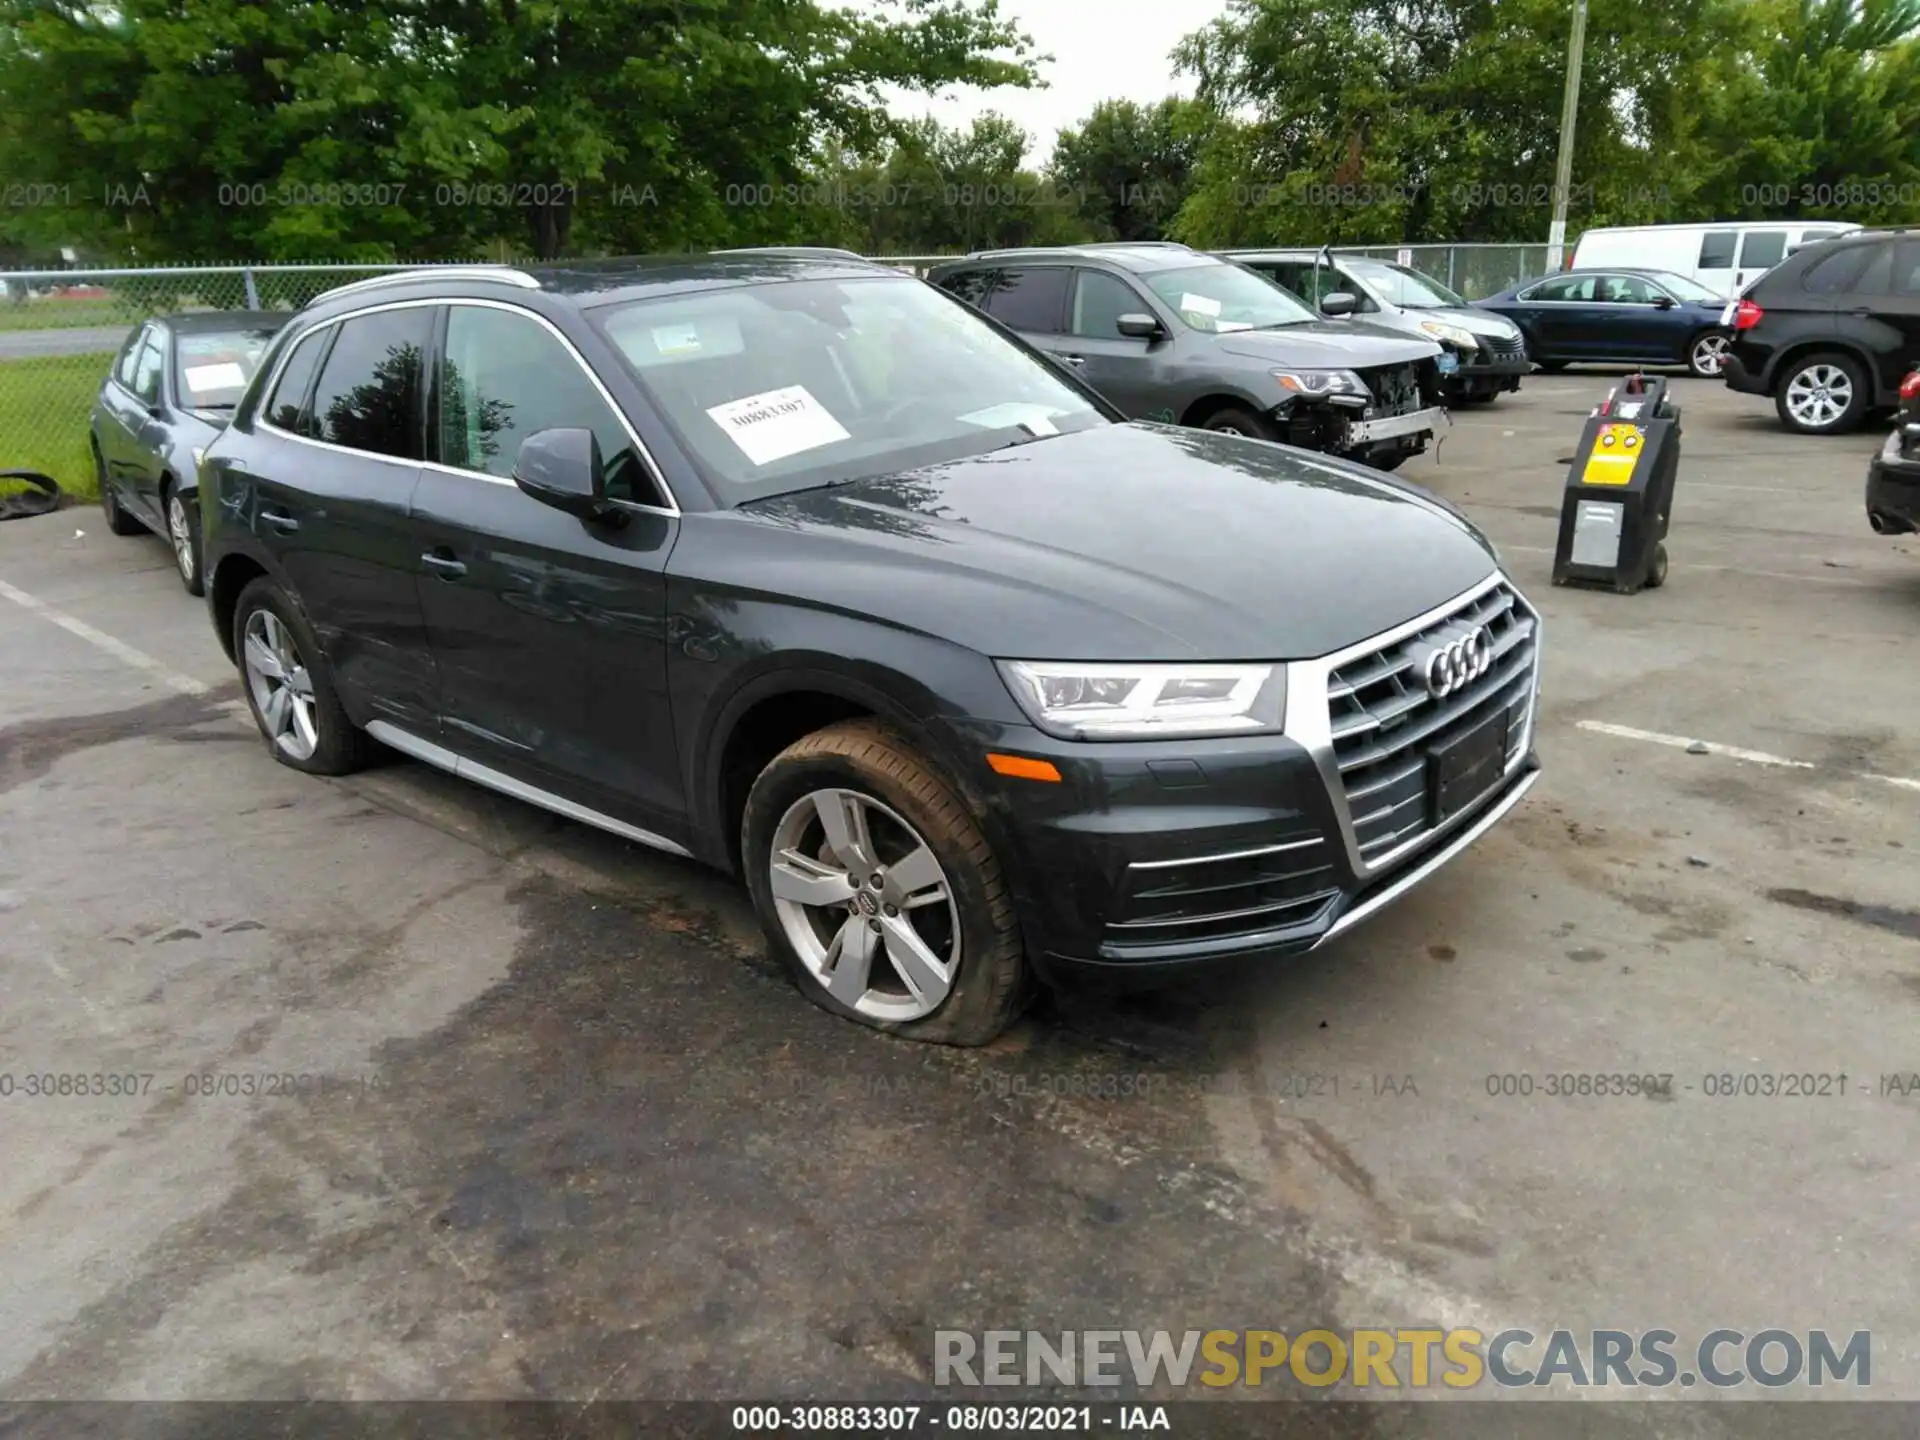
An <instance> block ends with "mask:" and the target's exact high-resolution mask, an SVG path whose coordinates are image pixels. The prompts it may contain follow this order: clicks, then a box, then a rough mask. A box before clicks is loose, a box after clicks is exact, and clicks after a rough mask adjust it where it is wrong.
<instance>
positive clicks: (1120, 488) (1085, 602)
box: [724, 423, 1499, 661]
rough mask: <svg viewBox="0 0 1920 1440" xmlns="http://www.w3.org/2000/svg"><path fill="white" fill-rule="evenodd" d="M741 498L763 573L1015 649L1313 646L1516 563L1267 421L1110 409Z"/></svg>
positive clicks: (1199, 652)
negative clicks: (932, 462)
mask: <svg viewBox="0 0 1920 1440" xmlns="http://www.w3.org/2000/svg"><path fill="white" fill-rule="evenodd" d="M724 518H726V519H728V520H738V521H742V522H746V524H745V526H743V529H742V530H741V531H738V532H735V534H733V535H732V536H730V537H729V542H728V549H729V551H730V552H731V553H732V555H733V556H734V558H735V560H736V561H737V562H738V564H739V565H740V569H739V571H738V573H739V574H740V575H741V576H742V577H743V578H745V579H746V580H747V582H748V583H750V584H752V585H753V586H754V587H755V588H764V589H765V590H767V591H769V592H771V593H778V594H787V595H792V596H794V597H795V598H796V599H800V600H802V601H811V602H813V603H816V604H819V605H821V606H823V607H827V608H832V609H839V610H843V611H853V612H855V613H859V614H863V615H869V616H872V617H874V618H876V619H880V620H883V621H885V622H887V623H891V624H897V625H902V626H906V627H908V628H911V629H914V630H918V631H920V632H922V633H925V634H930V635H936V636H940V637H941V638H944V639H947V640H949V641H952V642H953V643H955V644H958V645H963V646H965V647H967V648H968V649H971V650H974V651H976V652H978V653H980V654H984V655H990V656H994V657H996V658H1001V659H1030V660H1032V659H1046V660H1112V661H1123V660H1296V659H1306V658H1310V657H1313V656H1318V655H1325V654H1327V653H1329V652H1331V651H1333V650H1337V649H1340V648H1342V647H1344V646H1346V645H1349V644H1352V643H1354V642H1355V641H1359V640H1363V639H1365V638H1367V637H1368V636H1370V635H1375V634H1378V633H1379V632H1380V631H1382V630H1385V629H1387V628H1388V627H1390V626H1393V625H1396V624H1399V623H1400V622H1401V621H1404V620H1408V619H1411V618H1412V617H1413V616H1415V615H1418V614H1421V613H1423V612H1424V611H1427V610H1430V609H1432V608H1433V607H1434V606H1436V605H1440V604H1443V603H1444V602H1446V601H1447V600H1449V599H1451V598H1452V597H1453V596H1455V595H1458V594H1459V593H1460V592H1461V591H1463V590H1466V589H1467V588H1468V587H1470V586H1472V585H1474V584H1476V583H1478V582H1479V581H1481V580H1484V579H1486V577H1487V576H1488V575H1490V574H1492V573H1493V572H1494V571H1495V570H1496V569H1497V568H1498V564H1499V562H1498V558H1497V557H1496V555H1495V554H1494V551H1493V547H1492V546H1491V545H1490V544H1489V543H1488V542H1487V540H1486V539H1485V538H1484V537H1483V536H1482V535H1481V534H1480V533H1479V532H1478V531H1477V530H1475V529H1474V528H1473V526H1471V525H1470V524H1468V523H1467V521H1466V520H1465V519H1464V518H1462V517H1461V516H1460V515H1459V514H1458V513H1457V512H1455V511H1454V510H1453V509H1452V508H1451V507H1449V506H1447V505H1445V504H1444V503H1442V502H1440V501H1438V500H1436V499H1434V498H1433V497H1432V496H1430V495H1427V494H1426V493H1425V492H1423V491H1421V490H1419V489H1417V488H1415V487H1413V486H1410V485H1407V484H1404V483H1402V482H1399V481H1395V480H1390V479H1388V478H1386V477H1385V476H1382V475H1379V474H1376V473H1374V472H1371V471H1366V470H1362V469H1360V468H1359V467H1357V466H1353V465H1348V464H1346V463H1344V462H1341V461H1337V460H1331V459H1327V458H1325V457H1322V456H1318V455H1312V454H1309V453H1308V452H1305V451H1300V450H1294V449H1291V448H1288V447H1284V446H1280V445H1272V444H1268V443H1267V442H1265V441H1260V440H1249V439H1243V438H1241V437H1238V436H1230V435H1216V434H1212V433H1210V432H1206V431H1199V430H1185V429H1177V428H1175V427H1173V426H1163V425H1147V424H1139V423H1136V424H1130V425H1111V426H1101V427H1099V428H1097V429H1093V430H1087V431H1081V432H1079V433H1078V434H1068V435H1060V436H1056V437H1053V438H1051V439H1047V440H1039V441H1033V442H1029V443H1027V444H1022V445H1017V446H1014V447H1012V448H1010V449H1006V450H1001V451H998V452H995V453H993V454H990V455H983V456H978V457H976V458H974V459H971V460H962V461H956V462H953V463H951V464H947V465H939V466H932V467H929V468H926V469H923V470H916V471H910V472H907V473H905V474H901V475H896V476H890V477H885V478H881V479H875V480H866V481H860V482H856V483H852V484H846V485H841V486H835V487H831V488H827V489H820V490H807V491H802V492H799V493H797V494H793V495H783V496H776V497H774V498H772V499H769V500H764V501H760V502H757V503H754V504H752V505H749V506H746V507H743V508H741V509H737V510H733V511H728V512H725V516H724Z"/></svg>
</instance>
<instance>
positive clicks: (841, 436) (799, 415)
mask: <svg viewBox="0 0 1920 1440" xmlns="http://www.w3.org/2000/svg"><path fill="white" fill-rule="evenodd" d="M707 414H708V415H710V416H711V417H712V418H713V423H714V424H716V425H718V426H719V427H720V428H721V429H722V430H724V431H726V432H727V438H728V439H730V440H731V441H733V443H734V444H736V445H738V446H739V447H740V451H741V453H742V454H744V455H745V456H746V457H747V459H749V460H751V461H752V462H753V463H754V464H756V465H771V464H772V463H773V462H774V461H775V460H784V459H786V458H787V456H789V455H798V454H799V453H800V452H801V451H802V450H816V449H818V448H819V447H820V446H822V445H831V444H833V442H834V441H836V440H845V439H847V438H849V437H848V435H847V431H846V427H845V426H843V425H842V424H841V423H840V422H839V421H838V420H836V419H834V418H833V416H832V415H830V414H828V413H827V410H826V407H825V406H823V405H821V403H820V402H819V401H818V400H816V399H814V398H813V396H812V395H810V394H809V393H808V392H807V387H806V386H804V385H789V386H787V387H786V388H785V389H784V390H768V391H766V392H764V393H762V394H759V395H748V396H746V397H745V398H744V399H740V400H729V401H728V402H727V403H726V404H725V405H715V406H714V407H713V408H712V409H710V410H709V411H707Z"/></svg>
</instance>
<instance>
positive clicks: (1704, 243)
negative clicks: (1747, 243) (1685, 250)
mask: <svg viewBox="0 0 1920 1440" xmlns="http://www.w3.org/2000/svg"><path fill="white" fill-rule="evenodd" d="M1739 238H1740V232H1739V231H1737V230H1709V231H1708V232H1707V233H1706V234H1705V235H1703V236H1701V237H1700V268H1701V269H1702V270H1731V269H1732V268H1733V251H1734V243H1735V242H1736V241H1737V240H1739Z"/></svg>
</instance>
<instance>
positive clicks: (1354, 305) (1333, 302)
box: [1320, 290, 1360, 320]
mask: <svg viewBox="0 0 1920 1440" xmlns="http://www.w3.org/2000/svg"><path fill="white" fill-rule="evenodd" d="M1359 308H1360V301H1359V299H1358V298H1357V297H1356V296H1353V295H1350V294H1348V293H1347V292H1346V291H1345V290H1335V291H1333V292H1332V293H1330V294H1327V295H1322V296H1321V297H1320V313H1321V314H1322V315H1325V316H1327V317H1328V318H1329V319H1333V320H1337V319H1339V318H1340V317H1341V316H1342V315H1351V314H1353V312H1354V311H1356V310H1358V309H1359Z"/></svg>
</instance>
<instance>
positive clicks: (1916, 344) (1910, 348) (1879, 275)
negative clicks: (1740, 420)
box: [1721, 230, 1920, 435]
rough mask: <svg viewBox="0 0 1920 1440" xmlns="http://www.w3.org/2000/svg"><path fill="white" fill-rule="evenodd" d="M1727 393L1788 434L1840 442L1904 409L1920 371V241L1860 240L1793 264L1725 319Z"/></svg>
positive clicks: (1862, 236) (1883, 236)
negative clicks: (1903, 395)
mask: <svg viewBox="0 0 1920 1440" xmlns="http://www.w3.org/2000/svg"><path fill="white" fill-rule="evenodd" d="M1721 323H1722V324H1723V325H1727V326H1730V327H1731V328H1732V331H1733V344H1732V346H1731V347H1730V349H1729V351H1728V355H1727V362H1726V372H1725V373H1726V378H1727V384H1728V385H1730V386H1732V387H1733V388H1734V389H1735V390H1744V391H1747V392H1748V393H1749V394H1753V395H1771V396H1773V403H1774V406H1775V408H1776V409H1778V411H1779V412H1780V419H1781V420H1782V422H1784V423H1785V425H1786V427H1787V428H1788V429H1789V430H1796V431H1799V432H1800V433H1802V434H1807V435H1838V434H1840V433H1841V432H1842V431H1846V430H1853V429H1855V428H1857V427H1858V426H1859V425H1860V424H1861V422H1862V421H1864V420H1865V419H1866V418H1867V415H1868V414H1869V413H1870V412H1871V411H1874V410H1885V409H1887V408H1889V407H1891V406H1893V405H1894V404H1896V403H1898V400H1899V391H1900V379H1901V377H1902V376H1903V375H1905V374H1906V373H1907V371H1909V370H1910V369H1912V368H1913V366H1914V365H1915V364H1916V363H1920V233H1916V232H1913V231H1898V230H1895V231H1888V230H1857V231H1853V232H1851V233H1849V234H1846V235H1842V236H1839V237H1838V238H1836V239H1832V240H1823V241H1821V242H1819V243H1818V244H1814V245H1809V246H1807V247H1805V248H1804V249H1802V250H1798V251H1796V252H1795V253H1794V254H1792V255H1789V256H1788V257H1787V258H1786V259H1785V260H1783V261H1782V262H1781V263H1780V264H1778V265H1776V266H1774V268H1773V269H1771V270H1769V271H1768V272H1767V273H1766V274H1765V275H1762V276H1761V277H1760V278H1759V279H1758V280H1756V281H1754V282H1753V283H1752V284H1750V285H1748V286H1747V288H1746V289H1745V290H1744V291H1743V292H1742V293H1741V296H1740V298H1739V299H1738V300H1736V301H1734V302H1733V303H1732V304H1731V305H1729V306H1727V308H1726V311H1725V312H1724V314H1723V315H1722V317H1721Z"/></svg>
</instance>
